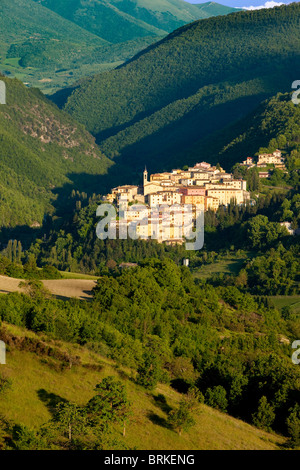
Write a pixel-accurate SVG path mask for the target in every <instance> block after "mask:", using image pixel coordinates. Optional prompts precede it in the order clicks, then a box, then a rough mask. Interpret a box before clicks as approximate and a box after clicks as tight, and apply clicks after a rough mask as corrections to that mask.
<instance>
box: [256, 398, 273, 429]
mask: <svg viewBox="0 0 300 470" xmlns="http://www.w3.org/2000/svg"><path fill="white" fill-rule="evenodd" d="M274 420H275V413H274V408H273V406H272V405H271V404H270V403H268V400H267V397H265V396H262V397H261V399H260V400H259V404H258V409H257V411H256V412H255V413H253V415H252V422H253V424H254V426H256V427H258V428H260V429H265V430H266V431H269V430H270V429H271V428H272V424H273V422H274Z"/></svg>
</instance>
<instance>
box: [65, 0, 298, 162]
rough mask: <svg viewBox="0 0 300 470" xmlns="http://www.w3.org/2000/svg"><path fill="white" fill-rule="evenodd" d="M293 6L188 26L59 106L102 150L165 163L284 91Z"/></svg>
mask: <svg viewBox="0 0 300 470" xmlns="http://www.w3.org/2000/svg"><path fill="white" fill-rule="evenodd" d="M299 11H300V7H299V5H298V4H293V5H291V6H288V7H281V8H275V9H272V10H260V11H254V12H238V13H236V14H232V15H228V16H225V17H218V18H212V19H208V20H203V21H199V22H195V23H192V24H191V25H188V26H185V27H183V28H181V29H179V30H177V31H175V32H174V33H172V34H171V35H169V36H168V37H167V38H166V39H164V40H162V41H161V42H160V43H157V44H156V45H155V46H153V47H151V46H150V47H149V48H148V49H147V50H146V51H145V52H144V53H141V54H139V55H137V56H136V57H135V58H134V59H133V60H131V61H130V62H129V63H127V64H125V65H124V66H121V67H120V68H118V69H117V70H114V71H111V72H109V73H106V74H102V75H100V76H96V77H95V78H94V79H91V80H87V81H85V82H83V83H82V84H81V86H80V87H79V88H77V89H76V91H75V92H74V93H73V94H72V95H71V97H69V99H68V101H67V104H66V110H67V111H68V112H70V113H71V114H73V115H75V116H76V117H77V118H78V119H79V120H80V121H81V122H83V123H84V124H86V125H87V127H88V128H89V130H90V131H92V132H93V133H94V134H96V135H97V136H98V139H99V141H101V142H102V145H103V148H104V149H105V151H106V153H107V154H108V155H110V156H115V155H118V154H119V155H122V156H124V157H125V158H126V159H129V158H132V160H133V161H130V164H131V165H134V163H135V162H136V161H137V160H138V159H139V158H140V155H143V164H144V163H149V162H152V161H153V160H155V158H158V156H159V162H158V163H156V162H155V163H156V166H157V165H158V164H159V165H160V169H162V168H163V167H164V164H165V165H168V167H169V166H170V165H171V164H172V162H173V161H174V158H176V156H177V155H178V154H181V153H182V154H184V155H185V156H186V155H187V154H188V153H189V150H190V148H192V146H193V145H194V144H195V143H199V142H201V141H202V140H203V139H205V138H207V137H208V136H209V135H211V134H212V133H213V132H215V129H216V128H219V129H222V128H224V127H227V126H228V125H229V124H231V123H233V122H235V121H237V120H238V119H241V118H242V117H244V116H245V115H247V113H249V112H251V111H252V110H253V109H254V108H255V107H256V106H257V105H258V104H259V103H260V102H261V101H262V99H264V98H266V97H268V96H272V95H274V94H276V92H277V91H278V90H282V91H284V90H288V89H290V86H291V83H292V81H293V78H292V75H290V74H289V70H291V68H290V63H291V62H290V61H291V60H293V76H294V75H295V70H300V56H299V48H298V45H299V41H300V36H299V31H300V28H299ZM183 51H184V53H183ZM195 58H197V60H195ZM129 84H130V85H129ZM100 116H101V119H100ZM103 117H104V118H103ZM187 142H188V143H189V144H188V146H187ZM182 161H183V159H182ZM185 163H186V161H185ZM149 167H150V168H151V164H149Z"/></svg>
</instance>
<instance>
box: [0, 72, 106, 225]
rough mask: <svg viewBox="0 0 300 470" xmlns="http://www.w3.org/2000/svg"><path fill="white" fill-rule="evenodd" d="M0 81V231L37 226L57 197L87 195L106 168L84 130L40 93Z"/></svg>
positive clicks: (90, 138)
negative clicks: (0, 91)
mask: <svg viewBox="0 0 300 470" xmlns="http://www.w3.org/2000/svg"><path fill="white" fill-rule="evenodd" d="M1 80H4V81H5V83H6V87H7V104H6V105H0V174H1V178H0V200H1V204H0V226H1V227H3V226H4V227H14V226H16V225H22V224H26V225H31V224H33V223H35V222H37V223H39V224H40V223H41V222H42V221H43V217H44V215H45V213H47V212H48V211H52V210H53V207H52V205H53V204H55V205H57V202H58V201H57V200H56V199H57V196H58V194H60V197H61V196H62V195H63V194H64V191H65V194H66V195H68V194H69V192H70V191H71V189H70V188H74V189H79V190H81V191H83V190H84V191H85V192H87V193H88V192H89V191H90V190H91V191H92V190H93V189H92V188H91V187H89V184H90V179H89V178H91V175H100V174H103V173H105V172H106V171H107V169H108V168H109V166H110V165H111V162H110V161H109V160H108V159H107V158H106V157H105V156H104V155H103V154H102V153H101V152H100V151H99V149H98V147H97V145H96V144H95V139H94V138H93V137H92V136H91V135H90V134H89V133H88V132H87V131H86V129H85V128H84V127H83V126H82V125H81V124H78V123H77V122H76V121H75V120H74V119H73V118H72V117H71V116H69V115H67V114H66V113H64V112H62V111H60V110H59V109H58V108H57V107H56V106H55V105H54V104H53V103H51V102H50V101H48V100H47V99H46V98H45V97H44V95H43V94H42V93H41V92H40V91H38V90H36V89H31V90H30V89H27V88H26V87H25V86H24V85H23V84H22V83H21V82H19V81H18V80H16V79H14V80H11V79H8V78H4V77H1ZM94 181H95V187H96V185H97V178H96V177H94ZM64 188H65V189H64ZM94 190H95V188H94ZM97 190H99V187H97Z"/></svg>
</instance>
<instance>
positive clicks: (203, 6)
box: [193, 2, 242, 16]
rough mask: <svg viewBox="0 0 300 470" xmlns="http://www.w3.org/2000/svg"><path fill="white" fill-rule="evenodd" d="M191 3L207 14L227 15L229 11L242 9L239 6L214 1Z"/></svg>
mask: <svg viewBox="0 0 300 470" xmlns="http://www.w3.org/2000/svg"><path fill="white" fill-rule="evenodd" d="M193 5H194V6H195V7H197V8H199V9H200V10H201V11H202V12H203V13H207V14H208V15H209V16H219V15H228V14H229V13H236V12H238V11H242V9H241V8H232V7H227V6H226V5H221V4H220V3H216V2H205V3H193Z"/></svg>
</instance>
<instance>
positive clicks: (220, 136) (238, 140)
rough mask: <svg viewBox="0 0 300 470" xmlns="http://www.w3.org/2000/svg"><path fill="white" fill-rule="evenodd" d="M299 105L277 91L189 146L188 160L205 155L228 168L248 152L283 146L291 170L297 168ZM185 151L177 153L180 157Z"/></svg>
mask: <svg viewBox="0 0 300 470" xmlns="http://www.w3.org/2000/svg"><path fill="white" fill-rule="evenodd" d="M299 123H300V106H296V105H295V104H294V103H293V102H292V100H291V93H278V94H277V95H276V96H273V97H272V98H270V99H267V100H265V101H263V102H262V103H261V104H260V105H259V106H258V107H257V108H256V109H255V110H254V111H253V112H252V113H250V114H249V115H248V116H246V118H244V119H241V120H240V121H238V122H237V123H235V124H234V125H231V126H227V127H226V128H225V129H222V130H218V131H216V132H215V133H214V134H213V135H212V136H211V137H209V138H207V139H203V141H202V142H200V143H196V144H195V145H194V147H193V148H191V150H190V153H189V156H188V162H190V163H193V162H194V161H196V160H197V158H198V155H202V156H203V158H204V159H208V158H209V157H211V161H213V162H215V163H216V162H220V163H222V165H223V164H224V165H225V166H226V167H227V168H229V167H230V166H231V165H234V164H235V163H236V162H241V161H243V160H244V159H245V158H246V157H247V156H252V157H253V156H254V155H257V154H258V153H259V151H260V152H261V153H263V152H274V150H275V149H276V148H280V149H282V151H283V153H284V156H285V157H288V169H289V171H290V174H291V172H292V171H293V170H295V169H299V168H300V153H299V152H300V146H299V141H300V126H299ZM183 156H184V152H182V154H181V155H178V159H179V161H180V160H181V159H182V158H183Z"/></svg>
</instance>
